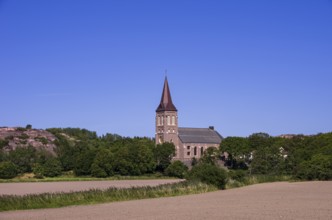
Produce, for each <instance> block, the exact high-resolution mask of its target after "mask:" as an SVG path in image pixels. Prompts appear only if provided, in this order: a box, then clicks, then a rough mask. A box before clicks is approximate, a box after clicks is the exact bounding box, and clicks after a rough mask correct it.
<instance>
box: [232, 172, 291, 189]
mask: <svg viewBox="0 0 332 220" xmlns="http://www.w3.org/2000/svg"><path fill="white" fill-rule="evenodd" d="M281 181H295V180H294V179H293V177H292V176H288V175H280V176H273V175H251V176H245V177H244V178H243V179H242V180H232V179H229V180H228V182H227V184H226V189H232V188H237V187H242V186H248V185H253V184H258V183H270V182H281Z"/></svg>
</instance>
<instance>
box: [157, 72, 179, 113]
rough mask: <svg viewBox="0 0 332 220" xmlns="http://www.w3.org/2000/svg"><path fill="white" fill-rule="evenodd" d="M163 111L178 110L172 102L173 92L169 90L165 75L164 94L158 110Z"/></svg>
mask: <svg viewBox="0 0 332 220" xmlns="http://www.w3.org/2000/svg"><path fill="white" fill-rule="evenodd" d="M162 111H177V109H176V107H175V106H174V104H173V102H172V97H171V92H170V91H169V86H168V80H167V77H165V83H164V89H163V94H162V96H161V100H160V104H159V106H158V108H157V110H156V112H162Z"/></svg>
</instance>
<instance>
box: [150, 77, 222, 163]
mask: <svg viewBox="0 0 332 220" xmlns="http://www.w3.org/2000/svg"><path fill="white" fill-rule="evenodd" d="M177 112H178V110H177V109H176V107H175V105H174V104H173V102H172V97H171V92H170V88H169V85H168V80H167V77H166V78H165V82H164V88H163V91H162V96H161V100H160V104H159V105H158V107H157V110H156V136H155V137H156V139H155V140H156V144H162V143H164V142H171V143H173V144H174V145H175V157H174V158H173V159H174V160H181V161H183V162H187V161H190V160H191V159H192V158H197V159H199V158H200V157H201V156H202V155H203V153H204V151H205V150H206V149H207V148H209V147H216V148H218V147H219V145H220V143H221V141H222V136H221V135H220V134H219V133H218V132H217V131H216V130H214V127H213V126H210V127H209V128H185V127H179V126H178V113H177Z"/></svg>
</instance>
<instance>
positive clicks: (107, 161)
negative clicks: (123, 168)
mask: <svg viewBox="0 0 332 220" xmlns="http://www.w3.org/2000/svg"><path fill="white" fill-rule="evenodd" d="M112 162H113V155H112V153H111V152H110V151H109V150H107V149H100V150H99V151H98V152H97V154H96V156H95V158H94V160H93V163H92V165H91V175H92V176H95V177H107V176H111V175H113V165H112Z"/></svg>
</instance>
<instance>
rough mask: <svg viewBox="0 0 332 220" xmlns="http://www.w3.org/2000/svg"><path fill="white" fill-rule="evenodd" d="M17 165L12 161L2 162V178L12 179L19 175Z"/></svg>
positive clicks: (0, 170)
mask: <svg viewBox="0 0 332 220" xmlns="http://www.w3.org/2000/svg"><path fill="white" fill-rule="evenodd" d="M17 174H18V170H17V166H16V165H15V164H14V163H12V162H11V161H3V162H0V178H3V179H11V178H14V177H15V176H17Z"/></svg>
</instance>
